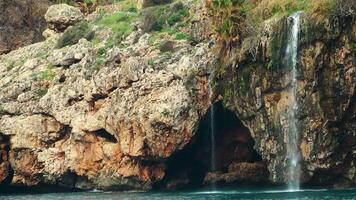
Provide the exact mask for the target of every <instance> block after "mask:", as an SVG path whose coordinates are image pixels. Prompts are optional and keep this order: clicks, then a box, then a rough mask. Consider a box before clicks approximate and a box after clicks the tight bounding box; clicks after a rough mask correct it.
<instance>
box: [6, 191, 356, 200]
mask: <svg viewBox="0 0 356 200" xmlns="http://www.w3.org/2000/svg"><path fill="white" fill-rule="evenodd" d="M0 199H4V200H5V199H8V200H12V199H13V200H22V199H23V200H32V199H39V200H47V199H49V200H62V199H63V200H77V199H78V200H79V199H80V200H131V199H134V200H159V199H167V200H201V199H202V200H203V199H223V200H224V199H225V200H231V199H242V200H247V199H271V200H272V199H283V200H284V199H301V200H310V199H312V200H314V199H330V200H331V199H332V200H333V199H335V200H339V199H356V189H350V190H301V191H298V192H288V191H285V190H258V189H256V190H220V191H216V192H215V191H214V192H210V191H193V192H190V191H184V192H183V191H182V192H77V193H53V194H31V195H30V194H28V195H4V196H0Z"/></svg>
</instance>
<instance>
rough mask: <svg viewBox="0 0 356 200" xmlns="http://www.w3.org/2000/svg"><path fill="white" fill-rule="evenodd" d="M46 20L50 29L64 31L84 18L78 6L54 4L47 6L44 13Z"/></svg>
mask: <svg viewBox="0 0 356 200" xmlns="http://www.w3.org/2000/svg"><path fill="white" fill-rule="evenodd" d="M45 19H46V22H47V23H48V26H49V28H50V29H52V30H56V31H60V32H62V31H64V30H65V29H66V28H67V27H68V26H72V25H74V24H76V23H77V22H79V21H82V20H83V19H84V15H83V13H81V11H80V10H79V9H78V8H75V7H73V6H69V5H67V4H56V5H52V6H50V7H49V8H48V10H47V12H46V14H45Z"/></svg>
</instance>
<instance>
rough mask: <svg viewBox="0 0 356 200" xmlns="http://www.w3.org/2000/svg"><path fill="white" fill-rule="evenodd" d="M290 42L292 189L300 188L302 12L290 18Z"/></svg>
mask: <svg viewBox="0 0 356 200" xmlns="http://www.w3.org/2000/svg"><path fill="white" fill-rule="evenodd" d="M288 27H290V28H291V29H290V32H289V34H288V44H287V49H286V56H287V62H288V66H290V67H291V87H290V90H289V98H288V99H289V106H288V110H287V120H288V124H289V126H288V130H287V133H288V134H287V160H288V189H289V190H291V191H295V190H299V189H300V152H299V148H298V144H299V130H298V127H297V121H298V120H297V112H298V102H297V90H298V84H297V74H298V70H297V67H298V63H297V59H298V36H299V28H300V12H297V13H295V14H293V15H292V16H290V17H289V18H288Z"/></svg>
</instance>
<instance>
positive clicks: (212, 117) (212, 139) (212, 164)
mask: <svg viewBox="0 0 356 200" xmlns="http://www.w3.org/2000/svg"><path fill="white" fill-rule="evenodd" d="M213 77H214V75H213V73H212V74H211V75H210V77H209V93H210V99H212V94H213V89H212V81H213ZM214 107H215V106H214V102H212V103H211V106H210V143H211V152H210V171H211V172H214V171H216V155H215V108H214ZM211 189H212V190H216V184H215V183H211Z"/></svg>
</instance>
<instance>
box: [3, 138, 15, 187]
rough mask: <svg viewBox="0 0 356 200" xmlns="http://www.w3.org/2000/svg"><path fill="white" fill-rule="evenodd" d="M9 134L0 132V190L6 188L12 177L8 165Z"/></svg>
mask: <svg viewBox="0 0 356 200" xmlns="http://www.w3.org/2000/svg"><path fill="white" fill-rule="evenodd" d="M9 152H10V136H7V135H4V134H2V133H0V192H3V191H5V190H7V189H8V186H9V185H10V183H11V180H12V177H13V174H14V172H13V170H12V168H11V165H10V158H9Z"/></svg>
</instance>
